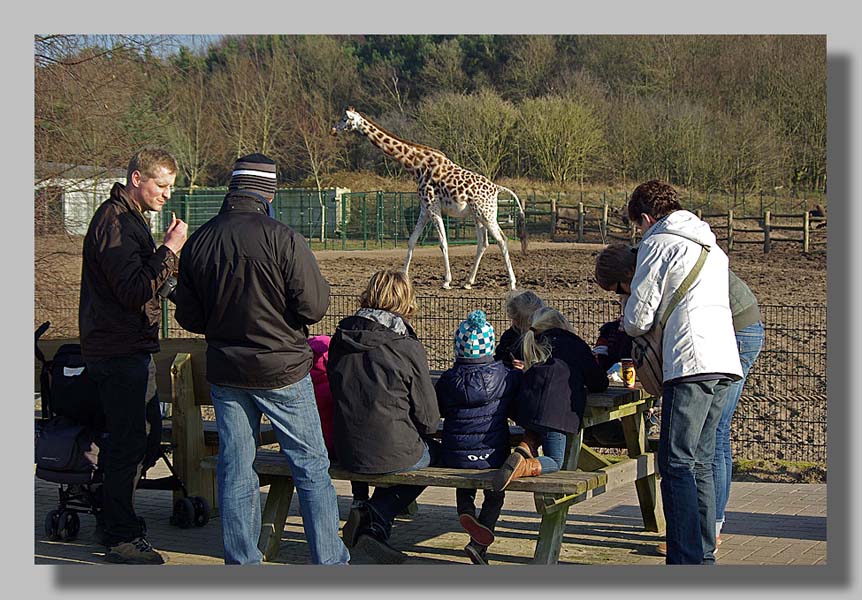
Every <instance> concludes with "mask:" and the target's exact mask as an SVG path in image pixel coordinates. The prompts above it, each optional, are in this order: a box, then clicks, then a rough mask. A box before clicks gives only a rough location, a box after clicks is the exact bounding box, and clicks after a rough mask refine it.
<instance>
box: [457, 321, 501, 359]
mask: <svg viewBox="0 0 862 600" xmlns="http://www.w3.org/2000/svg"><path fill="white" fill-rule="evenodd" d="M495 345H496V341H495V339H494V328H493V327H492V326H491V324H490V323H488V319H487V317H486V316H485V312H484V311H481V310H474V311H473V312H471V313H470V314H469V315H467V318H466V319H465V320H464V321H462V322H461V324H460V325H459V326H458V330H457V331H455V356H457V357H460V358H482V357H483V356H493V355H494V346H495Z"/></svg>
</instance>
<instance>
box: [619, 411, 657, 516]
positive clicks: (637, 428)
mask: <svg viewBox="0 0 862 600" xmlns="http://www.w3.org/2000/svg"><path fill="white" fill-rule="evenodd" d="M620 420H621V421H622V425H623V434H624V435H625V438H626V447H627V448H628V453H629V456H630V457H632V458H635V457H638V456H642V455H643V454H645V453H646V427H645V426H644V420H643V415H642V413H640V412H637V413H635V414H633V415H629V416H626V417H623V418H622V419H620ZM635 490H637V494H638V503H639V504H640V507H641V516H642V517H643V521H644V529H646V530H647V531H655V532H657V533H662V532H664V530H665V520H664V510H663V509H662V505H661V494H660V492H659V486H658V475H657V474H656V473H652V474H650V475H646V476H644V477H641V478H639V479H636V480H635Z"/></svg>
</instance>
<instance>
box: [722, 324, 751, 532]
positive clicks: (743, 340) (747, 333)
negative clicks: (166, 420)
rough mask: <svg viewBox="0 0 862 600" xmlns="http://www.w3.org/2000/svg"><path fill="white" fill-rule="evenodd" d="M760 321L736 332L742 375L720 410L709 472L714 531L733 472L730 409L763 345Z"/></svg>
mask: <svg viewBox="0 0 862 600" xmlns="http://www.w3.org/2000/svg"><path fill="white" fill-rule="evenodd" d="M763 338H764V335H763V323H761V322H760V321H758V322H757V323H754V324H752V325H749V326H748V327H744V328H743V329H740V330H739V331H737V332H736V346H737V348H738V349H739V362H740V363H742V379H740V380H739V381H734V382H733V383H732V384H730V390H728V397H727V404H725V405H724V409H723V410H722V411H721V418H720V419H719V421H718V429H717V430H716V432H715V461H714V462H713V463H712V473H713V476H714V477H715V533H716V534H718V533H719V532H720V531H721V526H722V525H724V509H725V507H726V506H727V499H728V498H729V497H730V479H731V475H732V474H733V460H732V457H731V455H730V423H731V421H732V420H733V412H734V411H735V410H736V405H737V403H738V402H739V397H740V396H742V388H743V386H744V385H745V379H746V377H748V372H749V371H750V370H751V365H753V364H754V361H755V360H756V359H757V356H758V355H759V354H760V350H761V348H763Z"/></svg>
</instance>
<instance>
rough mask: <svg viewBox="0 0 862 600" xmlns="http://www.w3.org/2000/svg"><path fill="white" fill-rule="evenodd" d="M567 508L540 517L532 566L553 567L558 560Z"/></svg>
mask: <svg viewBox="0 0 862 600" xmlns="http://www.w3.org/2000/svg"><path fill="white" fill-rule="evenodd" d="M568 512H569V511H568V507H567V508H565V509H563V510H555V511H553V512H550V513H545V514H543V515H542V524H541V525H540V526H539V539H538V541H537V542H536V552H535V553H534V554H533V564H537V565H555V564H557V562H558V561H559V560H560V546H561V545H562V543H563V534H564V533H565V531H566V515H567V514H568Z"/></svg>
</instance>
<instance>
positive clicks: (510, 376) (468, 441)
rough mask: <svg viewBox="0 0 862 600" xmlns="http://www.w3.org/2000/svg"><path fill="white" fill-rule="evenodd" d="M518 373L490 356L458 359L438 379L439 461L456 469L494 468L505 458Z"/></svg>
mask: <svg viewBox="0 0 862 600" xmlns="http://www.w3.org/2000/svg"><path fill="white" fill-rule="evenodd" d="M520 380H521V372H520V371H518V370H516V369H509V368H508V367H506V366H505V365H504V364H503V363H502V362H499V361H494V360H493V358H492V357H490V356H488V357H484V358H474V359H470V358H458V359H457V360H456V361H455V366H453V367H452V368H451V369H449V370H447V371H445V372H443V374H442V375H440V379H439V380H438V381H437V385H436V386H435V390H436V392H437V403H438V404H439V406H440V416H441V417H443V463H444V464H445V465H446V466H447V467H452V468H458V469H496V468H498V467H500V465H502V464H503V462H504V461H505V460H506V457H508V456H509V423H508V420H507V419H508V417H509V416H510V415H512V414H513V412H514V408H515V406H514V405H515V398H516V397H517V393H518V389H519V388H520Z"/></svg>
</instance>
